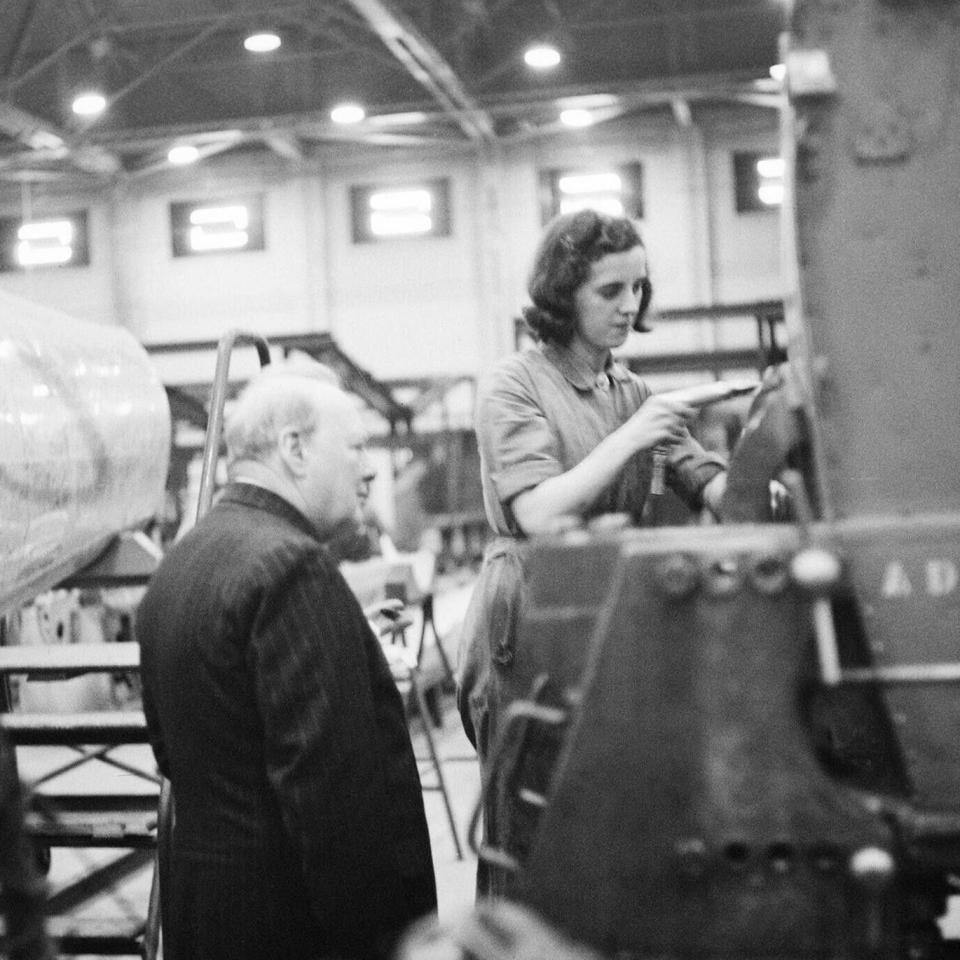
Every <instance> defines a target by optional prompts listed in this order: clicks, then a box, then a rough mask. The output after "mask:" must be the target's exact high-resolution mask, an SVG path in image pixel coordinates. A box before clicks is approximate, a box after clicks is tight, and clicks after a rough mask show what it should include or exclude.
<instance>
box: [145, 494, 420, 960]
mask: <svg viewBox="0 0 960 960" xmlns="http://www.w3.org/2000/svg"><path fill="white" fill-rule="evenodd" d="M137 638H138V640H139V642H140V645H141V649H142V675H143V687H144V709H145V712H146V715H147V722H148V726H149V730H150V736H151V741H152V744H153V749H154V753H155V754H156V757H157V761H158V764H159V766H160V769H161V770H162V771H163V773H164V774H165V775H166V776H167V777H169V779H170V780H171V782H172V784H173V791H174V798H175V803H176V822H175V828H174V842H173V857H172V860H173V872H172V877H171V883H170V889H169V890H168V891H167V892H165V894H164V898H165V902H164V904H163V914H164V946H165V955H166V957H167V958H168V960H188V958H190V957H199V956H204V957H217V956H223V957H229V958H230V960H243V958H244V957H251V958H253V957H256V958H257V960H265V958H269V957H271V956H277V957H278V958H279V957H283V960H295V958H297V957H315V956H339V957H366V956H377V955H381V954H382V953H383V952H384V951H385V950H386V949H387V947H388V944H389V943H390V942H391V941H392V939H393V938H394V937H395V935H396V934H397V933H398V932H399V931H400V930H401V929H402V928H403V927H404V926H405V925H406V924H408V923H409V922H410V921H411V920H412V919H414V918H415V917H417V916H419V915H422V914H423V913H426V912H429V911H430V910H433V909H435V907H436V889H435V884H434V876H433V866H432V862H431V856H430V843H429V835H428V832H427V826H426V819H425V816H424V809H423V800H422V795H421V791H420V781H419V776H418V773H417V767H416V762H415V760H414V757H413V752H412V748H411V745H410V739H409V733H408V730H407V725H406V719H405V715H404V710H403V704H402V701H401V698H400V696H399V694H398V692H397V690H396V687H395V684H394V681H393V680H392V678H391V675H390V670H389V668H388V666H387V664H386V661H385V660H384V657H383V653H382V651H381V649H380V644H379V642H378V641H377V639H376V638H375V637H374V635H373V633H372V631H371V630H370V627H369V625H368V624H367V621H366V619H365V617H364V615H363V612H362V610H361V609H360V606H359V604H358V603H357V601H356V599H355V597H354V596H353V594H352V593H351V591H350V589H349V587H348V586H347V584H346V582H345V581H344V579H343V577H342V576H341V575H340V573H339V571H338V570H337V568H336V565H335V563H334V562H333V560H332V558H331V557H330V555H329V554H328V553H327V551H326V550H325V549H324V548H323V547H322V546H321V544H320V543H319V541H318V539H317V534H316V531H315V529H314V528H313V526H312V525H311V524H310V523H309V521H308V520H307V519H306V518H305V517H304V516H303V515H302V514H300V513H299V511H297V510H296V509H294V508H293V507H292V506H291V505H290V504H288V503H287V502H286V501H284V500H283V499H281V498H279V497H277V496H275V495H274V494H272V493H270V492H269V491H266V490H263V489H261V488H259V487H255V486H252V485H247V484H234V485H231V486H229V487H228V488H227V489H226V491H225V492H224V495H223V496H222V497H221V498H220V500H219V501H218V503H217V504H216V505H215V506H214V507H213V508H212V509H211V510H210V511H209V512H208V513H207V515H206V516H205V517H204V518H203V519H202V520H201V521H200V522H199V523H198V524H197V526H196V527H195V528H194V529H193V530H192V531H190V533H188V534H187V535H186V536H185V537H184V538H183V540H181V541H180V542H179V543H178V544H176V545H175V546H174V547H173V548H172V549H171V550H170V551H169V553H168V554H167V556H166V557H165V558H164V560H163V562H162V563H161V565H160V568H159V569H158V570H157V572H156V573H155V575H154V577H153V579H152V581H151V584H150V587H149V589H148V590H147V593H146V596H145V597H144V599H143V601H142V603H141V604H140V607H139V610H138V614H137Z"/></svg>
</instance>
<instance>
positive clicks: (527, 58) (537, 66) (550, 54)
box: [523, 43, 560, 70]
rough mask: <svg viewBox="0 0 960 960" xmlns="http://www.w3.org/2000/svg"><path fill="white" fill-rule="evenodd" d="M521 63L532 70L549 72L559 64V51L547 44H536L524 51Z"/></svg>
mask: <svg viewBox="0 0 960 960" xmlns="http://www.w3.org/2000/svg"><path fill="white" fill-rule="evenodd" d="M523 61H524V63H526V65H527V66H528V67H533V69H534V70H549V69H550V68H551V67H555V66H556V65H557V64H558V63H559V62H560V51H559V50H558V49H557V48H556V47H554V46H551V45H550V44H548V43H538V44H535V45H534V46H532V47H528V48H527V49H526V50H525V51H524V54H523Z"/></svg>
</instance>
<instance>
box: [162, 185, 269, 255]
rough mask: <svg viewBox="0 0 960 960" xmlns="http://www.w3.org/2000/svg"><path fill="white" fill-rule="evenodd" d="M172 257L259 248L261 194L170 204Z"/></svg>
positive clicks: (260, 245)
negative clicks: (213, 200) (212, 200)
mask: <svg viewBox="0 0 960 960" xmlns="http://www.w3.org/2000/svg"><path fill="white" fill-rule="evenodd" d="M170 231H171V239H172V243H173V255H174V256H175V257H191V256H196V255H200V254H207V253H227V252H237V251H241V250H263V249H264V236H263V197H260V196H255V197H238V198H231V199H223V200H218V201H216V202H213V203H211V202H210V201H209V200H208V201H201V202H185V203H171V204H170Z"/></svg>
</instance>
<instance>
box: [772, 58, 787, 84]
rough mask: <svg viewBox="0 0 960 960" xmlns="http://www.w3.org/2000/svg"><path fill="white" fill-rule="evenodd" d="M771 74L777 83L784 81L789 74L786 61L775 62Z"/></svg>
mask: <svg viewBox="0 0 960 960" xmlns="http://www.w3.org/2000/svg"><path fill="white" fill-rule="evenodd" d="M770 76H771V77H773V79H774V80H776V81H777V83H783V81H784V80H785V79H786V76H787V65H786V64H785V63H775V64H774V65H773V66H772V67H771V68H770Z"/></svg>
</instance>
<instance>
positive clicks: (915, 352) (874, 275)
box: [786, 0, 960, 517]
mask: <svg viewBox="0 0 960 960" xmlns="http://www.w3.org/2000/svg"><path fill="white" fill-rule="evenodd" d="M956 9H957V8H956V4H949V3H941V2H934V0H922V2H915V3H897V4H894V3H879V2H870V3H846V2H845V3H827V2H806V3H801V4H798V5H797V8H796V11H795V13H794V17H793V25H792V33H791V37H790V43H789V49H788V52H787V57H786V62H787V69H788V86H789V89H790V99H791V104H792V109H793V111H794V112H793V116H792V118H791V128H790V133H791V135H792V137H793V138H794V140H795V144H796V184H795V190H796V227H797V247H798V250H797V253H798V261H799V264H800V300H801V303H802V312H803V318H802V319H803V321H804V323H805V327H806V329H805V335H806V339H807V341H808V346H809V354H810V355H809V357H808V358H807V359H808V362H809V365H810V371H811V374H812V378H813V404H814V407H815V413H816V419H817V420H818V422H819V428H820V431H821V439H822V446H823V450H822V453H823V460H824V463H823V469H824V477H825V481H826V486H827V492H828V494H829V503H830V504H831V505H832V508H833V511H834V513H835V515H836V516H837V517H850V516H856V515H870V514H886V515H899V516H902V515H904V514H906V513H908V512H922V511H929V512H947V511H951V510H954V511H955V510H957V509H960V416H958V412H960V375H958V370H960V317H958V313H960V306H958V305H960V259H958V257H957V237H960V202H958V193H957V188H958V176H960V97H958V95H957V87H956V64H957V62H958V61H960V19H958V17H957V16H956ZM791 356H792V357H793V356H794V354H793V343H792V344H791Z"/></svg>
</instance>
